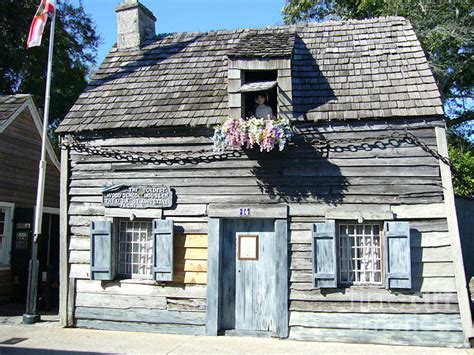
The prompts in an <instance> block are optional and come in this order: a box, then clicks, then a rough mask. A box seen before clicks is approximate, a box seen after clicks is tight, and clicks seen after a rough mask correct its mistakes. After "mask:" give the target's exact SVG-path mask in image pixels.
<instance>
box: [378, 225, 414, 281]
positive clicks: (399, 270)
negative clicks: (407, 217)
mask: <svg viewBox="0 0 474 355" xmlns="http://www.w3.org/2000/svg"><path fill="white" fill-rule="evenodd" d="M384 231H385V255H386V258H387V261H386V263H385V264H386V274H385V277H386V281H387V288H389V289H410V288H411V255H410V224H409V223H408V222H385V225H384Z"/></svg>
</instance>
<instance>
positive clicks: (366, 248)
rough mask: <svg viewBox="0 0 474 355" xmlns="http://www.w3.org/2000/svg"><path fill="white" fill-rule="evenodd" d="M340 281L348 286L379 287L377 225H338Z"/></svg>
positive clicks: (379, 252) (379, 255) (380, 269)
mask: <svg viewBox="0 0 474 355" xmlns="http://www.w3.org/2000/svg"><path fill="white" fill-rule="evenodd" d="M339 277H340V282H341V284H347V285H381V284H382V247H381V228H380V225H379V224H375V223H364V224H357V223H355V224H349V223H347V224H340V225H339Z"/></svg>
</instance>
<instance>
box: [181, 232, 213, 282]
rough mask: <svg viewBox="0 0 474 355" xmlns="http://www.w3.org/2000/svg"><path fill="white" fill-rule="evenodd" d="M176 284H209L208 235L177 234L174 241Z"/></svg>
mask: <svg viewBox="0 0 474 355" xmlns="http://www.w3.org/2000/svg"><path fill="white" fill-rule="evenodd" d="M174 243H175V244H174V250H175V260H174V262H175V264H174V271H175V276H174V279H173V281H174V282H175V283H176V284H206V283H207V235H206V234H176V235H175V239H174Z"/></svg>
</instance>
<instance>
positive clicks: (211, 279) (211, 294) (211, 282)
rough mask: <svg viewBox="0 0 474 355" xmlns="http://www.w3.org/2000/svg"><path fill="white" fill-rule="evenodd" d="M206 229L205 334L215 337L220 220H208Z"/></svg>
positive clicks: (217, 324)
mask: <svg viewBox="0 0 474 355" xmlns="http://www.w3.org/2000/svg"><path fill="white" fill-rule="evenodd" d="M208 229H209V232H208V259H207V302H206V304H207V306H206V334H207V335H214V336H215V335H217V331H218V330H219V275H220V262H221V261H220V257H219V254H220V250H221V244H222V243H221V230H222V222H221V219H220V218H209V221H208Z"/></svg>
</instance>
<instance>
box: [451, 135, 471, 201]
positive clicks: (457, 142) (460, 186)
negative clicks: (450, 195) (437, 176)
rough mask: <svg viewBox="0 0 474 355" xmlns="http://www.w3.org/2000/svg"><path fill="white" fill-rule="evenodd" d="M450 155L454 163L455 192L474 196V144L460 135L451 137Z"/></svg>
mask: <svg viewBox="0 0 474 355" xmlns="http://www.w3.org/2000/svg"><path fill="white" fill-rule="evenodd" d="M449 156H450V158H451V162H452V164H453V185H454V192H455V193H456V195H458V196H463V197H474V146H473V145H472V144H471V143H469V142H468V141H466V140H465V139H464V138H463V137H461V136H458V135H451V136H450V138H449Z"/></svg>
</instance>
